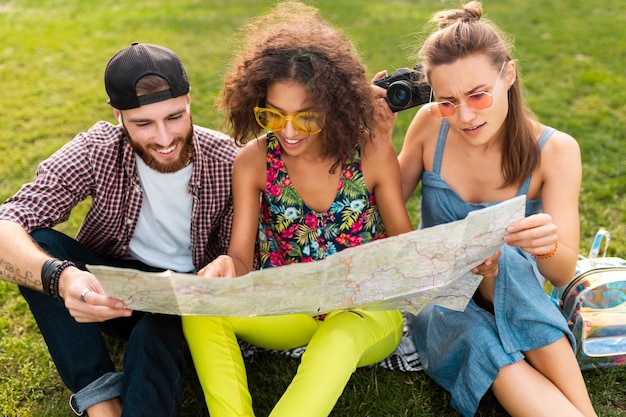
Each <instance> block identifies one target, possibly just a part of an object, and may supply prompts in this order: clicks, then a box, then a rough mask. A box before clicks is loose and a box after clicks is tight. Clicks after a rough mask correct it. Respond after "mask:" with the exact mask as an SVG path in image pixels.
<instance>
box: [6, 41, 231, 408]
mask: <svg viewBox="0 0 626 417" xmlns="http://www.w3.org/2000/svg"><path fill="white" fill-rule="evenodd" d="M104 81H105V89H106V92H107V94H108V97H109V104H110V105H111V107H112V108H113V114H114V116H115V118H116V119H117V120H118V121H119V125H113V124H111V123H108V122H103V121H101V122H98V123H96V124H95V125H94V126H93V127H91V128H90V129H89V130H87V131H86V132H83V133H79V134H78V135H77V136H76V137H74V139H73V140H71V141H70V142H68V143H67V144H66V145H64V146H63V147H62V148H61V149H59V150H58V151H57V152H55V153H54V154H53V155H52V156H50V157H49V158H48V159H46V160H45V161H43V162H42V163H41V164H40V165H39V167H38V169H37V172H36V174H35V178H34V180H33V181H32V182H30V183H28V184H25V185H23V186H22V188H21V189H20V190H19V191H18V192H17V193H16V194H15V195H14V196H13V197H11V198H9V199H8V200H7V201H6V202H5V203H4V204H2V206H0V236H3V239H2V240H1V242H0V254H1V256H0V278H2V279H4V280H6V281H9V282H14V283H16V284H18V285H19V288H20V292H21V293H22V295H23V296H24V298H25V299H26V301H27V302H28V304H29V306H30V309H31V311H32V313H33V315H34V317H35V320H36V321H37V324H38V326H39V329H40V330H41V333H42V335H43V337H44V339H45V341H46V344H47V345H48V350H49V351H50V354H51V356H52V359H53V361H54V363H55V365H56V367H57V370H58V372H59V375H60V376H61V378H62V379H63V381H64V383H65V384H66V385H67V387H68V388H69V389H70V390H71V391H72V392H73V394H72V396H71V398H70V406H71V407H72V409H73V410H74V411H75V412H76V414H77V415H84V414H85V413H88V414H89V416H90V417H97V416H120V415H122V416H178V415H180V411H181V404H182V400H181V379H182V376H183V374H184V372H185V370H186V369H187V367H188V365H190V364H191V359H190V355H189V350H188V347H187V344H186V342H185V339H184V337H183V333H182V329H181V324H180V317H177V316H168V315H162V314H151V313H148V312H140V311H131V310H129V309H127V308H125V307H124V305H123V304H122V303H121V301H119V300H116V299H113V298H110V297H107V296H106V294H105V293H104V291H103V289H102V287H101V285H100V283H99V282H98V280H97V279H96V277H95V276H93V275H92V274H91V273H89V272H87V271H86V268H85V265H86V264H93V265H109V266H118V267H128V268H135V269H141V270H146V271H160V270H166V269H169V270H173V271H177V272H184V273H186V272H189V273H194V272H196V271H198V270H200V269H201V268H202V267H203V266H205V265H206V264H208V263H209V262H210V261H212V260H213V259H215V258H216V257H217V256H219V255H221V254H224V253H226V251H227V248H228V243H229V240H230V233H231V224H232V191H231V174H232V166H233V160H234V157H235V154H236V149H237V147H236V146H235V144H234V142H233V141H232V139H231V138H230V137H228V136H227V135H224V134H222V133H220V132H216V131H213V130H210V129H207V128H203V127H200V126H197V125H194V124H193V122H192V116H191V110H190V103H191V97H190V95H189V91H190V87H189V81H188V78H187V74H186V72H185V69H184V67H183V64H182V62H181V60H180V58H179V57H178V55H177V54H176V53H174V52H173V51H171V50H169V49H167V48H164V47H161V46H157V45H150V44H140V43H133V44H132V45H131V46H129V47H127V48H125V49H123V50H121V51H120V52H118V53H117V54H116V55H114V56H113V57H112V58H111V59H110V61H109V62H108V64H107V66H106V70H105V74H104ZM87 197H90V198H91V207H90V209H89V212H88V213H87V215H86V217H85V218H84V219H83V222H82V225H81V228H80V230H79V231H78V234H77V235H76V237H75V238H71V237H69V236H66V235H64V234H62V233H60V232H58V231H56V230H54V229H52V227H53V226H55V225H56V224H58V223H61V222H64V221H65V220H67V219H68V217H69V215H70V212H71V210H72V208H74V207H75V206H76V205H77V204H78V203H79V202H81V201H83V200H85V199H86V198H87ZM103 333H107V334H111V335H114V336H116V337H119V338H122V339H124V340H126V341H127V343H126V345H125V349H124V363H123V368H124V369H123V372H118V370H116V368H115V365H114V363H113V361H112V360H111V357H110V355H109V352H108V351H107V346H106V343H105V339H104V338H103Z"/></svg>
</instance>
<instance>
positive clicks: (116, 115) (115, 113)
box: [113, 109, 124, 125]
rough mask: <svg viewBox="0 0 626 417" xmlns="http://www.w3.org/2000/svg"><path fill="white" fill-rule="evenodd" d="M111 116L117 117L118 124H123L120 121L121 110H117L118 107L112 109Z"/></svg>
mask: <svg viewBox="0 0 626 417" xmlns="http://www.w3.org/2000/svg"><path fill="white" fill-rule="evenodd" d="M113 117H115V118H116V119H117V121H118V122H119V124H120V125H123V124H124V123H122V112H121V111H119V110H118V109H113Z"/></svg>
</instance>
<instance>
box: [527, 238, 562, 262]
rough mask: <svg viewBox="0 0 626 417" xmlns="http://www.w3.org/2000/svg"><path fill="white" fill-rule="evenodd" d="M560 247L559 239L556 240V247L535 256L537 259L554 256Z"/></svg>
mask: <svg viewBox="0 0 626 417" xmlns="http://www.w3.org/2000/svg"><path fill="white" fill-rule="evenodd" d="M558 247H559V241H558V240H557V241H556V242H554V248H552V250H551V251H550V252H548V253H544V254H542V255H533V256H534V257H535V259H548V258H552V257H553V256H554V254H555V253H556V249H557V248H558Z"/></svg>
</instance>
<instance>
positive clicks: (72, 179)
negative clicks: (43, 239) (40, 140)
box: [0, 123, 121, 232]
mask: <svg viewBox="0 0 626 417" xmlns="http://www.w3.org/2000/svg"><path fill="white" fill-rule="evenodd" d="M96 126H97V125H96ZM96 126H94V128H92V129H93V130H92V131H90V132H91V133H90V132H85V133H81V134H79V135H77V136H76V137H75V138H74V139H73V140H71V141H70V142H68V143H67V144H65V145H64V146H63V147H61V148H60V149H59V150H58V151H56V152H55V153H54V154H52V155H51V156H50V157H49V158H47V159H46V160H45V161H43V162H42V163H40V164H39V166H38V168H37V171H36V173H35V177H34V179H33V181H31V182H29V183H26V184H24V185H23V186H22V187H21V189H20V190H19V191H18V192H17V193H16V194H15V195H13V196H12V197H10V198H9V199H8V200H6V202H5V203H4V204H3V205H2V206H0V218H2V219H6V220H12V221H15V222H17V223H19V224H20V225H21V226H22V227H24V228H25V229H26V230H27V231H28V232H31V231H33V230H35V229H39V228H46V227H52V226H54V225H56V224H58V223H61V222H63V221H65V220H67V218H68V217H69V215H70V212H71V210H72V208H74V206H76V204H78V202H80V201H82V200H84V199H85V198H86V197H87V196H88V195H91V194H92V193H93V191H94V188H95V180H96V178H95V175H94V170H95V169H98V164H96V165H95V166H94V164H93V162H94V161H92V160H91V155H90V154H91V149H92V148H93V145H94V142H93V139H94V138H95V137H96V136H97V137H98V138H99V139H100V140H102V139H103V138H109V139H110V138H111V137H112V136H115V135H116V133H117V132H116V131H115V127H114V126H113V125H110V124H108V126H107V125H105V124H104V123H102V125H101V126H99V127H96ZM120 135H121V130H120ZM120 135H118V136H120ZM109 163H111V161H109V160H106V161H100V165H102V164H109Z"/></svg>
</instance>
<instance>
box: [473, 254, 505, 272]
mask: <svg viewBox="0 0 626 417" xmlns="http://www.w3.org/2000/svg"><path fill="white" fill-rule="evenodd" d="M499 259H500V251H499V250H498V251H496V253H494V254H493V255H491V256H490V257H489V258H487V259H486V260H485V262H483V263H482V264H480V265H478V266H477V267H476V268H474V269H472V273H473V274H476V275H482V276H483V278H486V279H494V278H495V277H496V276H497V275H498V260H499Z"/></svg>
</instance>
